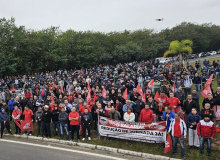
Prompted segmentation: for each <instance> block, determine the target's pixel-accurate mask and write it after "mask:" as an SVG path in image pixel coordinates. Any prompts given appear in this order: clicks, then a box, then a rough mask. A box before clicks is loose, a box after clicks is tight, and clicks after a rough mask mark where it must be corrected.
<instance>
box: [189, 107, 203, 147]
mask: <svg viewBox="0 0 220 160" xmlns="http://www.w3.org/2000/svg"><path fill="white" fill-rule="evenodd" d="M200 120H201V117H200V115H199V114H198V113H197V109H196V108H192V111H191V113H190V114H189V115H188V116H187V125H188V129H189V146H188V149H190V148H191V147H192V146H195V147H197V148H199V137H198V135H197V130H196V127H197V124H198V123H199V121H200Z"/></svg>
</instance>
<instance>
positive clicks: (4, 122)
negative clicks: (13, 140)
mask: <svg viewBox="0 0 220 160" xmlns="http://www.w3.org/2000/svg"><path fill="white" fill-rule="evenodd" d="M0 123H1V138H2V137H3V132H4V129H5V128H6V129H7V130H8V133H9V134H10V135H12V133H11V129H10V124H9V120H8V114H7V113H6V112H5V109H4V108H2V109H1V112H0Z"/></svg>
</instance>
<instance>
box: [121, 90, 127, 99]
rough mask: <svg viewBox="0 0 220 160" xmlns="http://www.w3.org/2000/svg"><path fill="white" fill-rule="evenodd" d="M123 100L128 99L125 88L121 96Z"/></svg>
mask: <svg viewBox="0 0 220 160" xmlns="http://www.w3.org/2000/svg"><path fill="white" fill-rule="evenodd" d="M122 97H123V98H124V99H125V100H127V99H128V91H127V88H126V90H125V91H124V93H123V96H122Z"/></svg>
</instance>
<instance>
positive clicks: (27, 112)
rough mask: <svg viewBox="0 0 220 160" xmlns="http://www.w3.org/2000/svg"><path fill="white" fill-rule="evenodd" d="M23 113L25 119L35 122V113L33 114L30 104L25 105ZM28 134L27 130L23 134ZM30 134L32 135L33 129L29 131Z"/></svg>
mask: <svg viewBox="0 0 220 160" xmlns="http://www.w3.org/2000/svg"><path fill="white" fill-rule="evenodd" d="M23 115H24V120H25V121H32V123H33V116H34V114H33V111H32V110H31V109H29V108H28V106H25V108H24V112H23ZM26 135H27V131H25V132H24V134H23V136H26ZM29 136H32V131H30V132H29Z"/></svg>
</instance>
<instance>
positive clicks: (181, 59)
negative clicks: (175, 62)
mask: <svg viewBox="0 0 220 160" xmlns="http://www.w3.org/2000/svg"><path fill="white" fill-rule="evenodd" d="M179 60H180V67H182V66H183V54H182V53H180V54H179Z"/></svg>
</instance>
